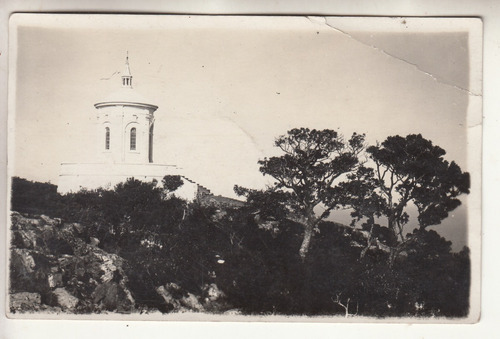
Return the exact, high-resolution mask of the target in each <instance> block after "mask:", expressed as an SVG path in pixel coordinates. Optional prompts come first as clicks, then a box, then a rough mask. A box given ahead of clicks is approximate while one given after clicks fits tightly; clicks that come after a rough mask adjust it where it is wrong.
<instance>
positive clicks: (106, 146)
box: [104, 127, 110, 150]
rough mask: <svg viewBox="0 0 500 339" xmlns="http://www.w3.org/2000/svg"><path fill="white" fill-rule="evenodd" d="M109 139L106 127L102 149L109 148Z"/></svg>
mask: <svg viewBox="0 0 500 339" xmlns="http://www.w3.org/2000/svg"><path fill="white" fill-rule="evenodd" d="M109 140H110V134H109V127H106V137H105V142H104V149H106V150H108V149H109Z"/></svg>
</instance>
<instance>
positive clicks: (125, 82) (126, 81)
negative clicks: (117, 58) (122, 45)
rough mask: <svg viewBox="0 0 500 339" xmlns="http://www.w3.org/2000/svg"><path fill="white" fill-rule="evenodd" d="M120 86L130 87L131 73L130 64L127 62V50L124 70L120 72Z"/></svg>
mask: <svg viewBox="0 0 500 339" xmlns="http://www.w3.org/2000/svg"><path fill="white" fill-rule="evenodd" d="M122 86H123V87H128V88H132V73H130V66H129V64H128V51H127V57H126V58H125V70H124V71H123V73H122Z"/></svg>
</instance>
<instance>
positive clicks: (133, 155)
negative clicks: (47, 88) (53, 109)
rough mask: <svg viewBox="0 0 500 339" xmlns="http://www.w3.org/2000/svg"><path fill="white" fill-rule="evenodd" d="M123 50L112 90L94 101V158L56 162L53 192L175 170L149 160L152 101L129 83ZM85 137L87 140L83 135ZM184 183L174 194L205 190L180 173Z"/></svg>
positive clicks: (188, 195)
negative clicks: (57, 172) (122, 64)
mask: <svg viewBox="0 0 500 339" xmlns="http://www.w3.org/2000/svg"><path fill="white" fill-rule="evenodd" d="M132 80H133V77H132V73H131V71H130V65H129V61H128V54H127V58H126V61H125V69H124V71H123V72H122V74H121V79H120V83H118V82H117V83H116V85H117V86H116V87H117V90H116V91H115V92H113V93H112V94H110V95H109V96H107V97H106V98H105V99H104V100H103V101H101V102H98V103H96V104H94V107H95V111H94V113H95V114H96V116H95V122H96V125H95V131H94V133H92V134H93V135H94V136H95V138H89V139H93V140H97V144H96V150H95V162H93V163H62V164H61V173H60V175H59V182H58V187H57V190H58V192H59V193H63V194H64V193H69V192H77V191H79V190H81V189H96V188H99V187H102V188H113V187H114V185H116V184H118V183H120V182H124V181H126V180H127V179H128V178H132V177H133V178H135V179H138V180H141V181H147V182H151V181H153V180H156V181H157V182H158V183H161V181H162V179H163V177H164V176H165V175H181V173H180V172H179V169H178V168H177V167H176V166H175V165H162V164H155V163H153V130H154V121H155V118H154V113H155V111H156V110H157V109H158V106H156V105H152V104H150V103H148V102H149V101H148V100H147V99H145V98H144V97H142V96H141V95H140V94H138V93H137V91H136V90H135V89H134V87H133V81H132ZM89 141H90V140H89ZM181 177H182V180H183V182H184V184H183V185H182V186H181V187H180V189H178V190H177V191H176V192H175V194H176V195H177V196H179V197H182V198H185V199H188V200H192V199H195V198H196V197H197V196H198V195H199V194H200V190H205V191H206V189H205V188H203V187H202V186H200V185H198V184H196V183H195V182H193V181H192V180H189V179H187V178H186V177H184V176H182V175H181Z"/></svg>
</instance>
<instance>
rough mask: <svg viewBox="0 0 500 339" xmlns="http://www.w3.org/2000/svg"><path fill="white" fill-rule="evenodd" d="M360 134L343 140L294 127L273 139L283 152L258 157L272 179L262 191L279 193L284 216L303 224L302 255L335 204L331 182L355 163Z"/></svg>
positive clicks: (328, 133)
mask: <svg viewBox="0 0 500 339" xmlns="http://www.w3.org/2000/svg"><path fill="white" fill-rule="evenodd" d="M364 137H365V136H364V135H363V134H356V133H354V134H353V135H352V136H351V138H350V139H349V140H345V139H344V138H343V136H342V135H341V134H339V133H338V132H337V131H334V130H329V129H325V130H315V129H312V130H311V129H308V128H296V129H292V130H290V131H288V133H287V134H286V135H283V136H280V137H279V138H277V139H276V141H275V146H276V147H278V148H280V149H281V151H283V153H284V154H283V155H281V156H275V157H271V158H265V159H264V160H260V161H259V164H260V165H261V167H260V171H261V172H262V173H263V174H264V175H270V176H272V177H273V178H274V179H275V180H276V182H275V184H274V186H273V187H270V188H269V189H268V190H267V191H266V192H265V194H267V195H269V194H274V196H275V197H278V196H279V198H280V199H281V201H280V203H281V205H285V208H284V209H281V210H282V211H283V210H285V211H286V213H285V214H286V217H287V218H289V219H291V220H293V221H295V222H297V223H299V224H301V225H302V226H303V227H304V237H303V241H302V244H301V247H300V250H299V254H300V256H301V257H302V258H305V257H306V255H307V252H308V250H309V246H310V242H311V238H312V236H313V232H314V229H315V227H316V226H317V225H318V223H319V222H320V221H321V220H323V219H325V218H326V217H328V216H329V214H330V212H331V211H332V210H333V209H334V208H336V207H337V206H338V204H339V196H340V192H338V190H336V189H335V188H334V186H335V185H334V184H335V183H336V181H338V180H339V179H340V178H341V176H342V175H344V174H346V173H349V172H351V171H353V170H354V169H355V168H356V166H357V165H358V163H359V161H358V154H359V153H360V152H361V151H362V150H363V147H364ZM237 192H238V190H237ZM239 192H240V193H241V190H239ZM254 198H255V194H254ZM320 204H322V205H323V206H324V211H323V212H322V213H321V214H320V215H316V212H315V210H314V209H315V207H317V206H318V205H320Z"/></svg>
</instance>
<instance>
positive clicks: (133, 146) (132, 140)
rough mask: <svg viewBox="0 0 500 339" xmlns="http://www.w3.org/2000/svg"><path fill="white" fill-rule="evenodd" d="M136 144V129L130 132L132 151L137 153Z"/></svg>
mask: <svg viewBox="0 0 500 339" xmlns="http://www.w3.org/2000/svg"><path fill="white" fill-rule="evenodd" d="M135 144H136V129H135V127H134V128H132V129H131V130H130V150H131V151H135V146H136V145H135Z"/></svg>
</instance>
